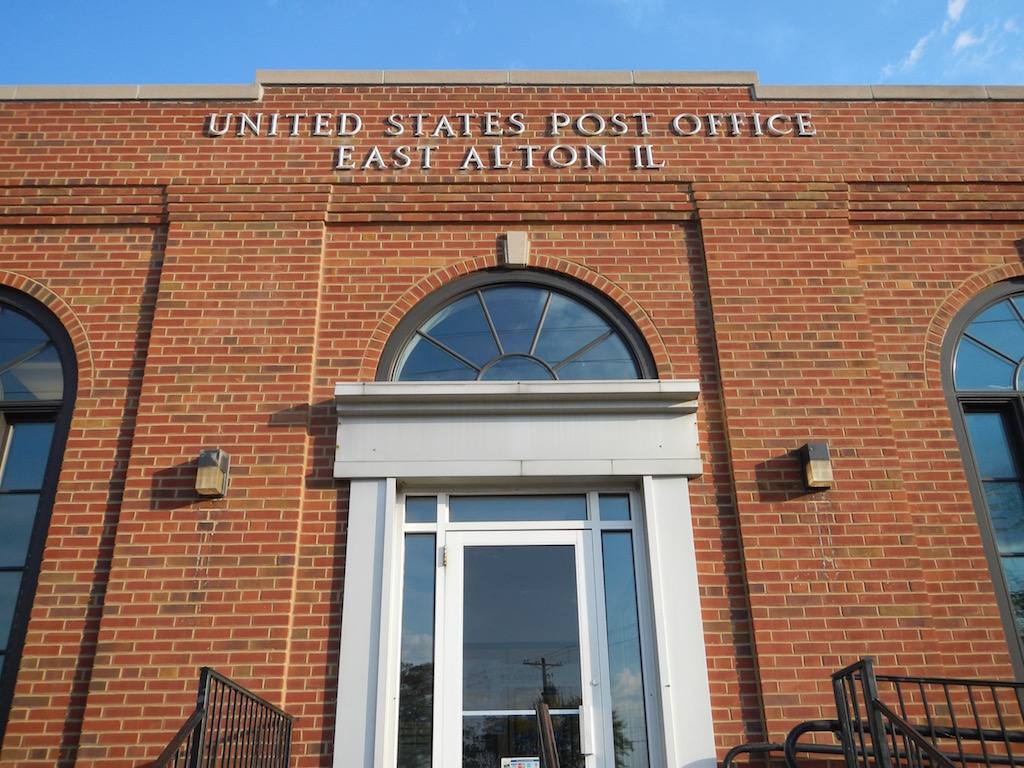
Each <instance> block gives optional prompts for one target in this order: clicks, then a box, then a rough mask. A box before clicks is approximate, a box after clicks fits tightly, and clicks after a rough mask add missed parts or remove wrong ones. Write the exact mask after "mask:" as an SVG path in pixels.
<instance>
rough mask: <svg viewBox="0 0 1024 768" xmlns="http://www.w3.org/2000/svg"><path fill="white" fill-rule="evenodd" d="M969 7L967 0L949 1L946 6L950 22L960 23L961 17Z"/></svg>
mask: <svg viewBox="0 0 1024 768" xmlns="http://www.w3.org/2000/svg"><path fill="white" fill-rule="evenodd" d="M966 5H967V0H949V2H948V3H947V4H946V15H947V16H948V17H949V20H950V21H951V22H953V23H954V24H956V23H957V22H958V21H960V16H961V15H962V14H963V12H964V7H965V6H966Z"/></svg>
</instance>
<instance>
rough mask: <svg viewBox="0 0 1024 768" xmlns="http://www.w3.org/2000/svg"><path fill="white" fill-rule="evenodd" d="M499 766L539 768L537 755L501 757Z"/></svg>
mask: <svg viewBox="0 0 1024 768" xmlns="http://www.w3.org/2000/svg"><path fill="white" fill-rule="evenodd" d="M501 768H540V758H539V757H503V758H501Z"/></svg>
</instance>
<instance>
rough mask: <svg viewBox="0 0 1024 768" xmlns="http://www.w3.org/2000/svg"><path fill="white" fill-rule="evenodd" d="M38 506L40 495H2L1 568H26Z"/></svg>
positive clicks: (0, 515)
mask: <svg viewBox="0 0 1024 768" xmlns="http://www.w3.org/2000/svg"><path fill="white" fill-rule="evenodd" d="M38 504H39V494H38V493H4V494H0V568H23V567H24V566H25V558H26V557H27V555H28V545H29V539H30V538H31V536H32V526H33V524H34V523H35V520H36V506H37V505H38Z"/></svg>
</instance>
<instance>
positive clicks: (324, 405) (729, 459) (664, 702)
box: [0, 72, 1024, 768]
mask: <svg viewBox="0 0 1024 768" xmlns="http://www.w3.org/2000/svg"><path fill="white" fill-rule="evenodd" d="M1022 157H1024V89H1022V88H974V87H971V88H919V87H914V88H898V87H885V88H883V87H872V88H868V87H864V88H861V87H837V88H806V87H764V86H760V85H758V84H757V81H756V76H754V75H753V74H751V73H699V74H681V73H642V72H636V73H585V72H584V73H579V72H577V73H529V72H527V73H521V72H511V73H505V72H472V73H450V72H447V73H436V72H423V73H409V72H384V73H381V72H340V73H339V72H323V73H302V72H261V73H258V75H257V84H256V85H255V86H245V87H189V88H175V87H167V86H148V87H147V86H141V87H130V88H129V87H124V88H121V87H96V88H92V87H88V88H74V89H71V88H53V87H0V355H3V358H4V360H3V363H2V367H0V386H2V391H0V407H2V409H3V410H2V413H3V418H4V421H3V426H4V434H5V438H4V440H5V442H4V454H3V455H4V463H3V467H2V470H0V472H2V474H0V515H2V516H3V522H2V523H0V524H2V526H3V530H4V531H5V534H4V537H3V538H4V539H5V540H6V542H5V544H4V545H3V546H2V547H0V556H2V557H3V558H4V559H3V561H2V562H0V622H4V623H3V624H2V625H0V632H3V631H6V632H7V634H8V638H7V639H6V641H5V642H6V644H5V646H4V648H3V649H2V650H3V654H4V655H3V668H2V678H0V695H2V700H0V706H2V713H3V716H4V732H3V748H2V754H0V764H2V765H4V766H15V765H17V766H53V765H58V766H72V765H74V766H114V765H118V766H120V765H137V764H141V763H143V762H146V761H148V760H152V759H154V758H155V757H156V755H157V754H158V753H159V752H160V750H161V748H162V747H163V746H164V745H166V744H167V742H168V739H169V738H170V736H171V735H172V734H173V733H174V731H175V730H176V729H177V728H178V726H179V725H180V724H181V723H182V722H183V721H184V719H185V718H186V717H187V715H188V713H189V712H190V711H191V709H192V707H193V704H194V690H195V685H196V678H197V673H198V669H199V668H200V667H201V666H204V665H207V666H211V667H214V668H216V669H218V670H219V671H221V672H223V673H225V674H227V675H229V676H230V677H232V678H233V679H235V680H237V681H239V682H240V683H242V684H244V685H246V686H247V687H249V688H251V689H252V690H254V691H256V692H258V693H259V694H260V695H262V696H264V697H266V698H267V699H269V700H270V701H272V702H273V703H275V704H277V705H279V706H280V707H282V708H284V709H285V710H286V711H288V712H289V713H291V714H293V715H294V716H295V717H296V724H295V733H294V742H293V759H292V764H293V765H296V766H309V767H313V766H331V765H334V766H338V767H339V768H348V767H349V766H358V767H360V768H361V767H362V766H372V765H375V766H393V765H395V764H400V765H410V766H412V765H416V766H419V765H425V764H427V763H426V762H425V761H426V760H427V759H428V757H429V755H430V754H433V755H434V756H435V765H438V764H440V765H457V764H459V759H458V754H459V753H460V751H461V752H463V753H464V755H465V760H466V761H467V762H466V764H472V765H495V766H497V765H499V762H497V760H498V758H500V757H502V756H505V755H509V754H522V753H521V752H519V753H517V752H516V749H518V747H517V746H516V744H515V743H514V739H513V737H512V736H509V734H514V735H515V737H516V738H518V737H519V736H521V735H522V733H525V732H526V731H528V730H529V726H527V725H523V723H524V722H526V721H528V720H529V719H530V715H529V713H528V712H527V711H526V710H528V709H529V708H530V707H531V706H532V703H531V702H532V701H533V700H535V699H537V698H538V697H540V698H543V699H544V700H546V701H548V703H550V704H551V709H552V711H553V712H554V713H555V722H556V729H558V730H559V733H560V734H561V735H560V738H564V739H566V740H568V741H569V742H573V743H574V744H575V746H574V747H573V749H575V751H576V752H577V753H578V752H592V753H593V754H594V755H595V756H594V758H592V759H590V760H588V762H587V765H592V766H595V767H596V766H612V765H615V764H616V761H615V760H614V759H613V757H612V756H613V755H614V754H615V753H616V751H618V752H619V759H620V760H621V761H622V762H620V764H621V765H626V766H641V765H644V766H646V765H652V766H682V765H686V764H693V765H702V766H708V765H711V764H712V762H713V761H714V760H715V759H716V756H717V757H718V758H720V757H721V756H722V754H723V753H724V752H725V751H726V750H728V749H729V748H730V747H732V746H734V745H736V744H739V743H741V742H744V741H749V740H756V739H763V738H766V737H774V736H777V735H778V734H780V733H781V732H784V731H785V730H786V729H787V728H788V727H790V726H791V725H793V724H794V723H795V722H797V721H800V720H804V719H809V718H814V717H821V716H827V714H828V712H829V708H830V707H831V701H832V699H831V691H830V688H829V674H830V673H831V672H832V671H833V670H834V669H836V668H838V667H840V666H842V665H844V664H847V663H849V662H851V661H854V660H856V659H857V658H859V657H861V656H873V657H875V659H876V664H878V665H879V666H883V667H885V668H887V669H891V670H900V671H905V672H911V673H913V672H925V671H927V672H929V673H931V674H949V675H957V676H983V677H1000V678H1013V677H1015V676H1018V677H1019V676H1021V675H1024V656H1022V650H1021V640H1020V636H1019V634H1018V630H1017V627H1019V626H1024V607H1022V605H1021V604H1022V602H1024V598H1022V594H1024V573H1022V571H1021V566H1020V565H1019V564H1018V563H1022V562H1024V560H1019V559H1017V557H1016V556H1017V555H1022V554H1024V546H1021V543H1022V542H1020V538H1021V537H1020V535H1019V534H1017V533H1016V530H1017V528H1018V527H1020V526H1021V525H1024V501H1021V498H1022V494H1021V489H1022V487H1024V485H1022V478H1021V474H1020V472H1021V469H1020V468H1021V466H1022V464H1021V439H1022V436H1024V428H1022V425H1024V400H1021V392H1022V390H1024V386H1022V385H1021V383H1020V381H1019V379H1020V375H1021V374H1020V370H1019V369H1020V362H1021V360H1022V358H1024V330H1022V329H1024V320H1022V317H1024V265H1022V263H1021V259H1022V255H1024V253H1022V246H1021V242H1022V237H1024V173H1022V168H1021V158H1022ZM972 441H973V443H972ZM821 443H825V444H827V447H828V457H829V465H828V466H827V469H830V471H831V478H830V479H829V478H828V476H827V475H828V473H826V477H825V479H824V480H822V481H821V483H822V486H821V487H817V488H808V487H806V485H805V482H804V479H803V474H802V472H803V470H802V465H801V457H800V448H801V447H802V446H804V445H807V444H815V445H818V444H821ZM209 449H220V450H221V451H222V452H223V453H225V454H227V455H228V456H229V457H230V465H229V469H228V485H227V489H226V493H224V494H223V495H217V494H213V495H203V494H200V493H199V492H197V489H196V478H197V471H198V469H199V467H198V465H199V463H200V454H201V452H202V451H204V450H209ZM438 761H440V762H438ZM473 761H476V762H473Z"/></svg>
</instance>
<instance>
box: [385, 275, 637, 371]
mask: <svg viewBox="0 0 1024 768" xmlns="http://www.w3.org/2000/svg"><path fill="white" fill-rule="evenodd" d="M633 347H634V345H632V344H631V343H630V340H629V339H628V338H627V334H626V332H625V330H624V328H623V324H622V323H621V322H616V320H615V319H614V318H613V317H612V316H611V315H610V314H609V313H608V312H607V311H604V310H603V308H599V307H597V306H595V305H591V304H588V303H585V302H584V301H583V300H581V298H579V297H577V296H574V295H571V294H570V293H568V292H565V291H562V290H559V289H558V288H557V287H555V286H549V285H544V284H537V283H529V282H519V283H506V282H502V283H497V284H491V285H484V286H482V287H478V288H475V289H471V290H469V291H468V292H464V293H461V294H459V295H457V296H456V297H455V298H454V299H452V300H451V301H449V302H448V303H447V304H444V305H443V306H441V307H440V308H439V309H437V310H436V311H434V312H433V314H431V315H429V317H427V319H426V320H425V322H422V323H421V324H420V325H419V326H418V327H417V328H416V329H415V331H414V332H413V333H412V334H411V336H409V337H408V340H407V341H406V342H405V346H404V347H403V348H402V349H401V351H400V352H399V354H398V355H397V362H396V364H395V367H394V373H393V375H392V376H391V378H392V379H394V380H399V381H474V380H476V381H524V380H554V379H575V380H581V379H638V378H646V377H647V375H645V373H644V371H643V370H642V367H641V362H640V359H639V356H638V354H637V353H636V351H635V350H634V348H633Z"/></svg>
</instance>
